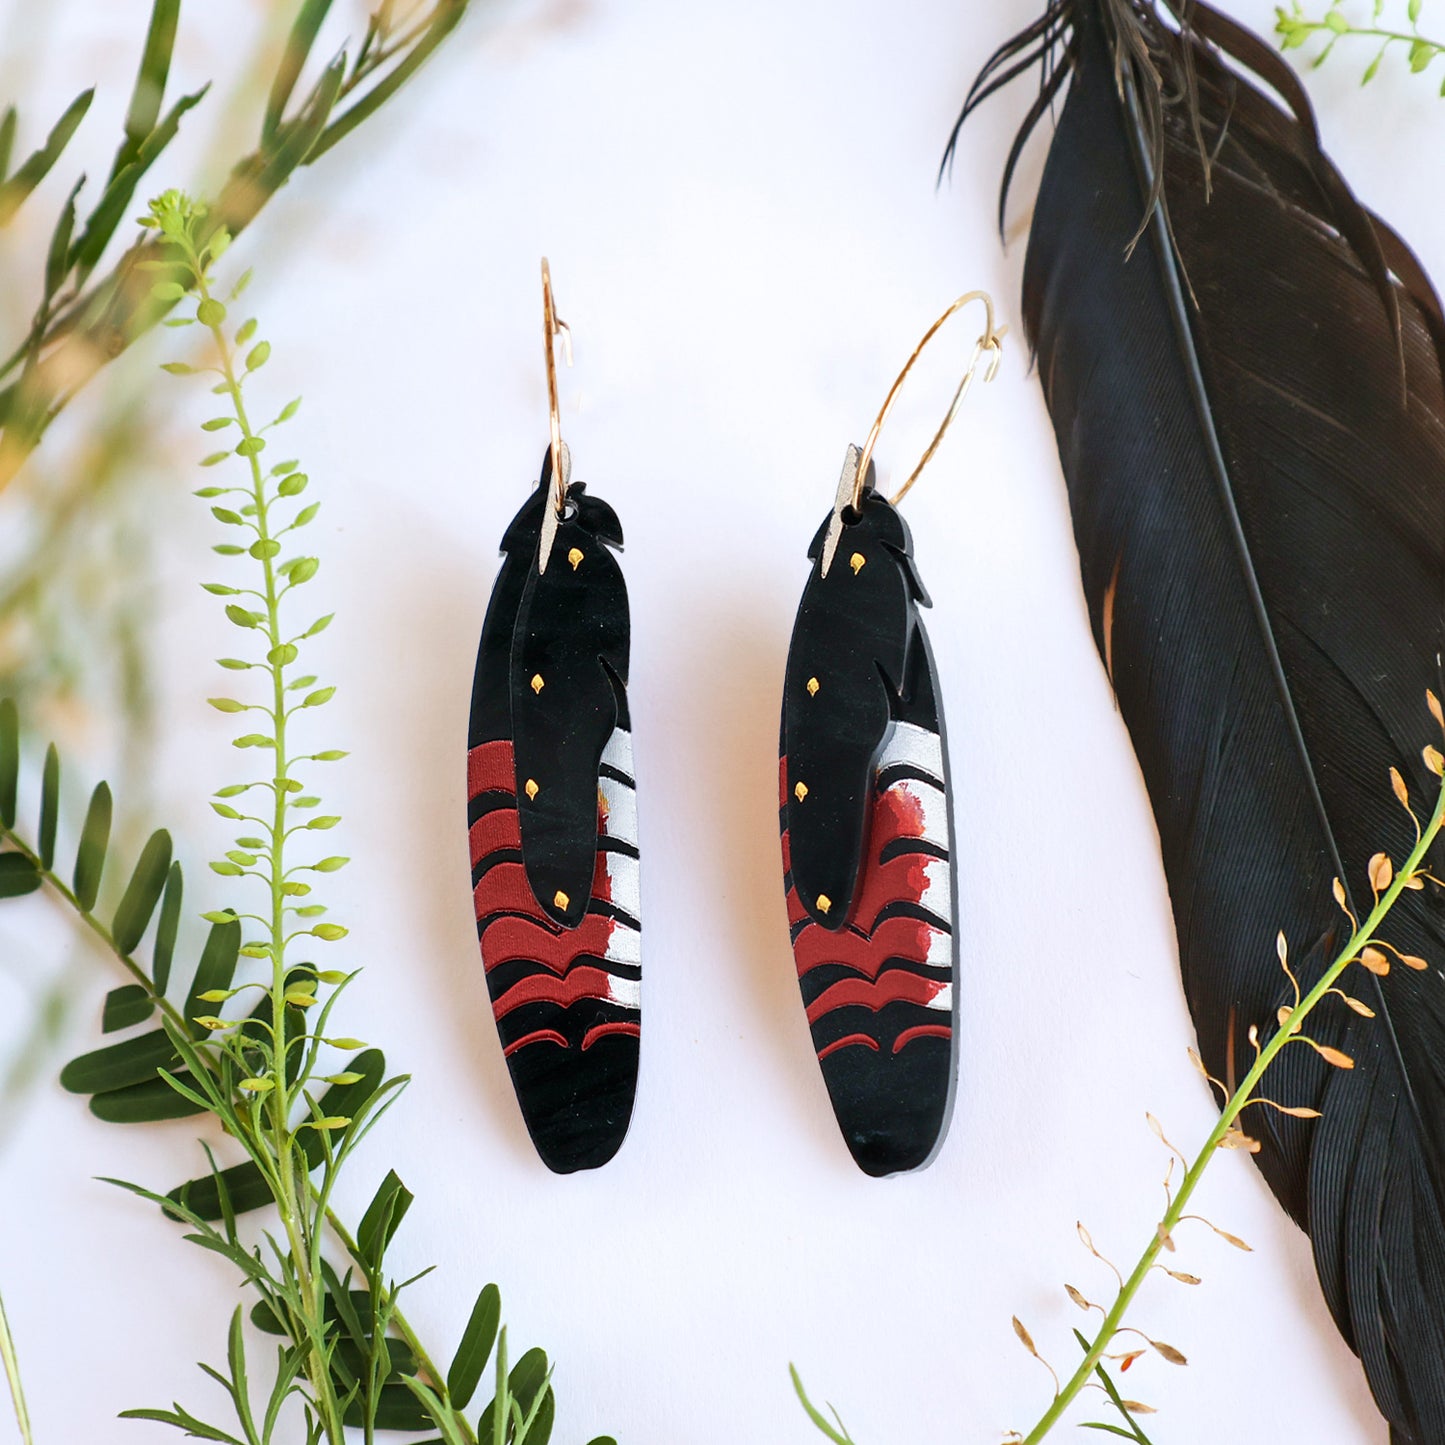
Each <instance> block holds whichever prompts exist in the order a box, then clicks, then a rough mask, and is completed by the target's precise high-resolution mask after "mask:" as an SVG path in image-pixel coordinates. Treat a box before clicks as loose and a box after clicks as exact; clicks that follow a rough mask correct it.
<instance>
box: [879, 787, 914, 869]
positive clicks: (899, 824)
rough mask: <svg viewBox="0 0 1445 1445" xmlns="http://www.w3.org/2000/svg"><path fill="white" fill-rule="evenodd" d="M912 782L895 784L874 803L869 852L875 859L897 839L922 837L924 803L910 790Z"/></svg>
mask: <svg viewBox="0 0 1445 1445" xmlns="http://www.w3.org/2000/svg"><path fill="white" fill-rule="evenodd" d="M911 781H912V780H911V779H905V780H904V781H902V782H898V783H894V784H893V786H892V787H891V788H889V789H888V791H887V792H886V793H880V794H879V795H878V797H877V799H876V801H875V802H874V804H873V818H872V828H871V831H870V834H869V839H868V851H869V853H870V854H872V856H873V857H875V858H876V857H877V856H878V855H879V854H880V853H881V852H882V851H883V850H884V849H885V848H886V847H887V846H888V845H889V844H890V843H893V842H896V841H897V840H898V839H900V838H921V837H923V824H924V814H923V801H922V799H921V798H919V797H918V795H917V794H916V793H914V792H912V791H911Z"/></svg>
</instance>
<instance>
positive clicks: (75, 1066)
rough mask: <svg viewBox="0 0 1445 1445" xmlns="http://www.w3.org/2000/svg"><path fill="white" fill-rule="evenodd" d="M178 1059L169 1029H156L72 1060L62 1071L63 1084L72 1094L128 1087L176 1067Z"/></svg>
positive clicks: (62, 1086)
mask: <svg viewBox="0 0 1445 1445" xmlns="http://www.w3.org/2000/svg"><path fill="white" fill-rule="evenodd" d="M179 1059H180V1056H179V1055H178V1054H177V1053H176V1049H175V1045H174V1044H173V1043H172V1042H171V1040H170V1036H169V1035H168V1034H167V1033H166V1031H165V1030H164V1029H154V1030H152V1031H151V1032H150V1033H148V1034H140V1035H139V1036H137V1037H136V1038H133V1039H124V1040H122V1041H121V1042H120V1043H118V1044H107V1045H106V1046H105V1048H103V1049H93V1050H92V1051H91V1052H90V1053H88V1054H81V1056H80V1057H79V1058H77V1059H72V1060H71V1061H70V1062H69V1063H68V1064H67V1065H66V1066H65V1067H64V1068H63V1069H62V1070H61V1071H60V1086H61V1088H63V1089H66V1090H68V1091H69V1092H70V1093H72V1094H101V1093H106V1092H108V1091H110V1090H112V1089H125V1088H129V1087H130V1086H131V1085H132V1084H143V1083H148V1082H150V1081H152V1080H154V1079H155V1078H156V1075H157V1073H158V1072H159V1070H161V1069H170V1068H174V1067H175V1065H176V1064H177V1063H178V1062H179Z"/></svg>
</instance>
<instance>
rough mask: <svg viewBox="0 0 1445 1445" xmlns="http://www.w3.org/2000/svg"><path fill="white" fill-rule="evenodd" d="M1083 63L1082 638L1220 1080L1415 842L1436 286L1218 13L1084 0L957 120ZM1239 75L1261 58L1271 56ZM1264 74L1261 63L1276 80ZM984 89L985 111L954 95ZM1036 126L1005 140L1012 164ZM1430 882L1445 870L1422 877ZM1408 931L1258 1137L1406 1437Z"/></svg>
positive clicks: (1420, 1078) (1068, 292)
mask: <svg viewBox="0 0 1445 1445" xmlns="http://www.w3.org/2000/svg"><path fill="white" fill-rule="evenodd" d="M1034 64H1038V65H1040V66H1041V67H1042V76H1043V81H1042V86H1041V90H1040V95H1039V99H1038V102H1037V103H1036V105H1035V106H1034V107H1033V109H1032V111H1031V112H1030V115H1029V118H1028V122H1027V124H1026V126H1025V132H1027V130H1028V129H1029V127H1031V126H1032V125H1033V124H1034V123H1035V122H1036V121H1037V120H1038V119H1039V118H1040V117H1041V116H1042V115H1043V113H1044V112H1045V110H1046V109H1047V108H1048V106H1049V104H1050V102H1051V101H1052V100H1053V98H1054V97H1055V96H1056V95H1057V94H1058V93H1059V92H1060V91H1061V89H1062V88H1063V86H1064V84H1065V82H1066V81H1067V100H1066V102H1065V103H1064V105H1063V108H1062V112H1061V114H1060V115H1059V117H1058V121H1057V126H1056V128H1055V131H1054V134H1053V138H1052V144H1051V149H1050V152H1049V156H1048V160H1047V164H1046V168H1045V171H1044V177H1043V181H1042V184H1041V187H1040V191H1039V196H1038V201H1037V204H1036V208H1035V211H1034V216H1033V222H1032V229H1031V233H1030V237H1029V248H1028V256H1027V261H1026V266H1025V275H1024V317H1025V324H1026V327H1027V329H1028V334H1029V336H1030V339H1031V341H1032V344H1033V346H1034V348H1035V351H1036V354H1037V359H1038V369H1039V375H1040V378H1041V380H1042V382H1043V387H1044V393H1045V397H1046V400H1047V402H1048V406H1049V409H1050V412H1051V415H1052V417H1053V421H1054V426H1055V431H1056V434H1057V439H1058V444H1059V454H1060V458H1061V461H1062V463H1063V470H1064V475H1065V479H1066V481H1067V485H1068V493H1069V502H1070V507H1071V510H1072V513H1073V520H1074V531H1075V538H1076V541H1077V543H1078V549H1079V559H1080V566H1081V570H1082V576H1083V585H1084V594H1085V598H1086V601H1087V604H1088V609H1089V615H1090V620H1091V623H1092V626H1093V630H1094V635H1095V640H1096V642H1097V644H1098V647H1099V651H1100V654H1101V656H1102V658H1103V659H1104V663H1105V666H1106V667H1107V669H1108V671H1109V675H1110V677H1111V679H1112V682H1113V686H1114V690H1115V693H1116V695H1117V698H1118V704H1119V709H1120V712H1121V713H1122V715H1123V718H1124V720H1125V722H1126V723H1127V725H1128V727H1129V731H1130V734H1131V737H1132V739H1133V742H1134V747H1135V751H1136V753H1137V756H1138V759H1139V763H1140V767H1141V770H1142V772H1143V776H1144V781H1145V784H1146V786H1147V788H1148V791H1149V796H1150V799H1151V802H1152V805H1153V809H1154V815H1155V819H1156V821H1157V824H1158V829H1159V837H1160V843H1161V846H1162V849H1163V856H1164V865H1165V870H1166V873H1167V877H1168V882H1169V889H1170V896H1171V899H1172V902H1173V907H1174V915H1175V924H1176V930H1177V934H1178V942H1179V956H1180V966H1181V970H1182V974H1183V980H1184V987H1185V992H1186V994H1187V996H1188V1000H1189V1005H1190V1009H1191V1011H1192V1013H1193V1017H1194V1023H1195V1027H1196V1029H1197V1031H1198V1036H1199V1043H1200V1049H1201V1053H1202V1055H1203V1058H1204V1060H1205V1062H1206V1064H1207V1066H1208V1067H1209V1069H1210V1071H1211V1072H1212V1073H1213V1074H1215V1075H1216V1076H1218V1077H1219V1078H1221V1079H1225V1080H1227V1081H1233V1080H1234V1079H1235V1078H1236V1077H1237V1076H1238V1075H1239V1074H1241V1073H1242V1072H1243V1061H1244V1060H1246V1059H1247V1058H1249V1057H1251V1048H1250V1044H1249V1040H1248V1033H1249V1030H1250V1028H1251V1027H1253V1026H1257V1027H1258V1028H1259V1030H1260V1032H1261V1034H1262V1035H1265V1036H1267V1035H1268V1033H1269V1032H1270V1031H1272V1030H1273V1029H1274V1028H1275V1027H1276V1026H1277V1025H1276V1024H1275V1022H1274V1020H1275V1017H1276V1011H1277V1009H1278V1008H1279V1007H1280V1006H1281V1005H1283V1004H1287V1003H1290V1002H1292V1000H1293V994H1292V991H1291V990H1290V988H1289V985H1288V982H1287V980H1286V979H1285V978H1284V976H1283V975H1282V973H1281V971H1280V967H1279V964H1278V961H1277V960H1276V958H1275V954H1274V947H1273V940H1274V937H1275V933H1276V930H1283V931H1284V933H1285V934H1286V936H1287V937H1288V939H1289V941H1290V947H1291V956H1292V958H1293V959H1294V960H1295V961H1296V964H1297V968H1298V970H1299V971H1300V972H1301V973H1302V976H1303V980H1304V981H1306V982H1309V981H1312V980H1313V979H1315V978H1317V977H1318V976H1319V974H1320V972H1321V971H1322V970H1323V968H1324V967H1325V966H1326V965H1327V963H1328V962H1329V960H1330V958H1331V957H1332V956H1333V954H1334V953H1335V951H1336V950H1337V948H1338V947H1339V946H1340V945H1341V944H1342V943H1343V942H1344V940H1345V938H1346V937H1347V936H1348V928H1347V925H1345V921H1344V920H1343V918H1342V916H1341V914H1340V912H1339V911H1338V910H1337V909H1336V908H1335V906H1334V903H1333V901H1332V898H1331V883H1332V880H1333V879H1334V878H1335V877H1339V878H1340V879H1342V880H1343V881H1344V884H1345V887H1346V890H1347V894H1348V898H1349V901H1350V903H1351V906H1352V907H1353V908H1354V909H1355V911H1356V913H1357V914H1362V913H1363V912H1366V911H1368V904H1369V900H1370V893H1369V887H1368V884H1367V882H1366V878H1365V874H1366V864H1367V860H1368V859H1369V858H1370V856H1371V855H1372V854H1373V853H1375V852H1376V850H1378V849H1384V850H1385V851H1387V852H1388V853H1390V854H1391V855H1392V856H1393V857H1394V858H1396V859H1397V860H1398V859H1399V858H1401V857H1403V855H1404V854H1405V853H1406V852H1407V851H1408V849H1409V848H1410V846H1411V845H1412V843H1413V841H1414V832H1413V827H1412V824H1411V822H1410V820H1409V818H1408V817H1406V816H1405V814H1404V813H1403V812H1402V810H1401V809H1400V807H1399V806H1398V804H1397V803H1396V801H1395V799H1394V797H1393V796H1392V794H1391V789H1390V783H1389V777H1388V770H1389V769H1390V768H1391V767H1392V766H1393V767H1395V768H1398V769H1399V771H1400V772H1401V774H1402V775H1403V777H1404V778H1405V779H1406V780H1407V781H1408V784H1409V787H1410V791H1411V792H1412V794H1414V795H1415V796H1416V797H1417V798H1418V797H1423V798H1425V799H1427V800H1428V799H1429V798H1431V797H1433V796H1434V794H1435V792H1436V790H1437V788H1438V786H1439V784H1438V780H1437V779H1436V778H1434V777H1432V776H1430V774H1429V773H1428V772H1427V771H1426V769H1425V767H1424V765H1423V764H1422V762H1421V759H1420V748H1421V745H1422V743H1424V742H1427V741H1430V738H1429V735H1428V731H1427V729H1429V727H1430V722H1429V718H1428V715H1427V713H1426V712H1425V710H1424V696H1425V691H1426V689H1427V688H1429V687H1435V688H1436V689H1437V690H1438V689H1439V676H1440V666H1439V656H1440V653H1441V649H1442V643H1445V639H1442V630H1445V629H1442V602H1445V390H1442V362H1441V358H1442V340H1445V326H1442V323H1441V311H1440V304H1439V301H1438V299H1437V298H1436V296H1435V294H1434V292H1433V291H1432V290H1431V288H1430V285H1429V282H1428V281H1427V280H1426V278H1425V276H1424V273H1423V271H1422V270H1421V268H1420V266H1419V264H1418V262H1416V261H1415V259H1414V257H1413V256H1412V255H1411V254H1410V252H1409V251H1408V249H1407V248H1406V247H1405V246H1404V244H1403V243H1402V242H1401V241H1400V240H1399V238H1398V237H1396V236H1395V235H1394V233H1393V232H1391V231H1390V230H1389V228H1388V227H1386V226H1385V225H1384V223H1383V222H1381V221H1380V220H1379V219H1378V218H1377V217H1375V216H1373V215H1372V214H1370V213H1369V212H1368V211H1367V210H1365V209H1364V208H1363V207H1362V206H1361V205H1360V204H1359V203H1358V202H1357V201H1356V200H1355V198H1354V197H1353V195H1352V194H1351V193H1350V190H1349V188H1348V186H1347V185H1346V184H1345V182H1344V180H1343V179H1342V178H1341V177H1340V175H1339V173H1338V172H1337V171H1336V170H1335V168H1334V167H1333V166H1332V165H1331V163H1330V162H1329V160H1328V159H1327V158H1326V157H1325V156H1324V155H1323V153H1322V152H1321V150H1320V147H1319V142H1318V136H1317V133H1316V129H1315V123H1314V119H1313V117H1312V115H1311V113H1310V110H1309V106H1308V103H1307V101H1306V99H1305V97H1304V95H1303V92H1302V90H1301V88H1300V86H1299V84H1298V81H1297V80H1296V79H1295V77H1294V76H1293V74H1292V72H1291V71H1290V70H1289V68H1288V67H1287V66H1286V65H1285V64H1284V63H1283V62H1282V61H1281V60H1280V59H1279V58H1278V57H1277V56H1275V55H1274V54H1273V52H1272V51H1270V49H1269V48H1268V47H1267V46H1266V45H1265V44H1264V43H1263V42H1262V41H1261V40H1259V39H1258V38H1257V37H1255V36H1253V35H1252V34H1250V33H1249V32H1247V31H1244V30H1242V29H1241V28H1240V27H1238V26H1237V25H1236V24H1234V22H1232V21H1230V20H1228V19H1227V18H1225V17H1223V16H1221V15H1219V14H1218V13H1216V12H1214V11H1212V10H1210V9H1209V8H1208V7H1206V6H1204V5H1200V4H1187V5H1186V4H1182V3H1181V4H1180V5H1178V7H1177V8H1175V9H1174V10H1173V11H1172V13H1169V12H1164V11H1163V10H1162V9H1158V8H1156V7H1155V6H1154V5H1152V4H1150V3H1146V0H1132V3H1131V0H1064V3H1056V4H1053V5H1051V6H1050V7H1049V9H1048V10H1047V11H1046V12H1045V14H1044V15H1043V17H1042V18H1041V20H1040V21H1039V22H1038V23H1037V24H1036V25H1034V26H1032V27H1031V28H1030V30H1029V31H1027V32H1025V33H1024V34H1023V35H1021V36H1020V37H1018V38H1017V39H1016V40H1015V41H1013V42H1011V43H1010V44H1009V45H1007V46H1005V47H1004V48H1003V49H1002V50H1001V51H1000V52H999V53H998V54H997V55H996V56H995V57H994V58H993V60H992V61H991V62H990V63H989V66H988V67H987V68H986V70H985V71H984V73H983V74H982V75H981V76H980V79H979V81H978V83H976V85H975V87H974V92H973V94H972V96H971V97H970V99H969V108H971V107H972V106H973V105H975V104H977V103H978V102H979V101H980V100H981V99H983V98H984V97H985V96H986V95H987V94H988V93H990V92H991V91H992V90H993V89H996V88H997V87H998V86H999V85H1001V84H1003V83H1006V82H1007V80H1008V79H1010V78H1011V77H1012V76H1013V75H1014V74H1018V73H1021V72H1022V71H1023V70H1025V69H1026V68H1028V67H1029V66H1031V65H1034ZM1247 72H1253V75H1252V76H1251V75H1250V74H1249V73H1247ZM1257 82H1263V83H1264V84H1267V85H1268V86H1269V87H1270V88H1272V90H1273V91H1274V93H1275V96H1276V97H1277V98H1278V101H1279V102H1280V103H1277V102H1276V99H1274V98H1271V97H1269V96H1267V95H1266V94H1265V93H1264V91H1263V90H1262V89H1261V88H1260V85H1259V84H1258V83H1257ZM966 114H967V109H966V110H965V115H966ZM1022 141H1023V136H1022V135H1021V136H1020V140H1019V143H1018V144H1017V145H1016V146H1015V148H1014V151H1013V153H1012V154H1011V155H1010V157H1009V161H1008V166H1007V172H1006V179H1005V193H1006V190H1007V176H1008V175H1011V173H1012V170H1013V166H1014V164H1015V161H1016V160H1017V156H1018V151H1019V148H1020V146H1021V145H1022ZM1436 871H1437V872H1439V871H1440V868H1439V865H1438V864H1437V865H1436ZM1386 936H1387V937H1388V939H1389V940H1390V941H1391V942H1392V943H1394V944H1396V945H1398V946H1399V948H1400V949H1402V950H1403V951H1405V952H1406V953H1411V954H1418V955H1421V956H1423V957H1424V958H1426V959H1428V960H1429V963H1430V967H1429V969H1428V970H1427V971H1424V972H1418V973H1416V972H1409V971H1407V970H1405V969H1403V968H1398V967H1397V968H1396V969H1394V970H1393V971H1392V972H1391V974H1390V975H1389V977H1388V978H1385V979H1375V978H1372V977H1369V976H1367V975H1364V974H1363V972H1362V971H1361V972H1360V976H1359V977H1358V978H1353V977H1352V978H1351V979H1350V983H1351V986H1352V989H1353V991H1354V992H1356V993H1357V994H1359V995H1360V996H1361V998H1362V999H1363V1000H1364V1001H1365V1002H1366V1003H1367V1004H1368V1005H1369V1007H1371V1008H1372V1009H1374V1010H1375V1011H1376V1013H1377V1015H1378V1016H1377V1018H1375V1019H1373V1020H1369V1019H1364V1018H1360V1017H1357V1016H1356V1015H1354V1014H1353V1013H1351V1012H1350V1011H1348V1010H1347V1009H1346V1008H1345V1007H1344V1006H1343V1004H1340V1003H1338V1002H1337V1001H1333V1000H1332V1001H1327V1003H1326V1004H1325V1005H1324V1006H1322V1008H1321V1009H1319V1010H1317V1012H1316V1014H1315V1016H1314V1017H1312V1018H1311V1021H1310V1026H1309V1027H1310V1031H1311V1033H1312V1034H1313V1036H1314V1037H1316V1038H1318V1039H1319V1040H1320V1041H1321V1042H1323V1043H1326V1044H1329V1045H1332V1046H1333V1047H1335V1048H1337V1049H1340V1050H1342V1051H1343V1052H1344V1053H1346V1054H1348V1055H1349V1056H1350V1057H1351V1058H1352V1059H1353V1060H1354V1065H1355V1066H1354V1068H1353V1069H1350V1070H1343V1069H1338V1068H1334V1067H1331V1066H1330V1065H1329V1064H1328V1063H1326V1062H1325V1061H1324V1060H1322V1059H1321V1058H1320V1056H1319V1055H1317V1054H1316V1053H1315V1052H1314V1051H1313V1050H1311V1049H1309V1048H1308V1047H1305V1046H1300V1047H1298V1048H1289V1049H1287V1050H1286V1051H1285V1052H1284V1054H1282V1055H1281V1057H1280V1060H1279V1062H1278V1063H1277V1064H1276V1065H1275V1066H1274V1068H1273V1069H1272V1070H1271V1076H1270V1079H1269V1080H1268V1084H1267V1088H1268V1092H1269V1094H1270V1096H1271V1097H1272V1098H1274V1099H1277V1100H1279V1101H1281V1102H1283V1103H1286V1104H1289V1105H1297V1106H1298V1105H1303V1106H1308V1107H1311V1108H1315V1109H1318V1110H1320V1111H1321V1113H1322V1117H1321V1118H1320V1119H1318V1120H1316V1121H1303V1120H1298V1119H1293V1118H1288V1117H1286V1116H1284V1115H1282V1114H1279V1113H1276V1112H1275V1111H1273V1110H1269V1109H1264V1108H1259V1109H1253V1110H1251V1111H1250V1117H1249V1120H1248V1126H1249V1129H1250V1132H1251V1133H1253V1134H1255V1135H1257V1136H1258V1137H1259V1138H1260V1141H1261V1144H1262V1148H1261V1150H1260V1152H1259V1154H1258V1155H1257V1156H1256V1160H1257V1162H1258V1164H1259V1166H1260V1168H1261V1169H1262V1170H1263V1172H1264V1174H1265V1177H1266V1178H1267V1180H1268V1181H1269V1184H1270V1186H1271V1187H1272V1189H1273V1190H1274V1192H1275V1193H1276V1195H1277V1196H1278V1197H1279V1199H1280V1201H1281V1203H1282V1204H1283V1205H1284V1206H1285V1208H1286V1209H1287V1210H1288V1211H1289V1212H1290V1214H1291V1215H1292V1216H1293V1217H1294V1218H1295V1220H1296V1221H1298V1222H1299V1223H1300V1224H1301V1225H1302V1226H1303V1227H1304V1228H1306V1229H1307V1230H1308V1231H1309V1233H1310V1236H1311V1239H1312V1241H1313V1246H1314V1255H1315V1261H1316V1265H1317V1267H1318V1272H1319V1277H1320V1282H1321V1284H1322V1286H1323V1289H1324V1292H1325V1296H1326V1298H1327V1300H1328V1302H1329V1306H1330V1309H1331V1311H1332V1313H1333V1315H1334V1318H1335V1321H1336V1323H1337V1324H1338V1326H1339V1328H1340V1330H1341V1332H1342V1333H1343V1335H1344V1337H1345V1339H1346V1340H1347V1341H1348V1342H1349V1343H1350V1345H1351V1347H1352V1348H1353V1349H1354V1350H1355V1351H1356V1352H1357V1353H1358V1354H1359V1355H1360V1357H1361V1359H1362V1361H1363V1363H1364V1366H1365V1369H1366V1371H1367V1374H1368V1377H1369V1381H1370V1385H1371V1388H1372V1390H1373V1391H1374V1395H1375V1398H1376V1401H1377V1402H1378V1404H1379V1406H1380V1409H1381V1411H1382V1412H1383V1413H1384V1414H1385V1416H1386V1417H1387V1418H1388V1419H1389V1421H1390V1424H1391V1427H1392V1438H1393V1439H1394V1441H1396V1442H1397V1445H1406V1442H1408V1445H1439V1442H1442V1441H1445V908H1442V902H1441V897H1440V893H1439V890H1434V889H1432V890H1429V891H1426V892H1412V893H1406V894H1405V895H1404V897H1403V898H1402V900H1401V901H1400V902H1399V903H1398V904H1397V905H1396V907H1395V909H1394V911H1393V913H1392V915H1391V917H1390V920H1389V923H1388V926H1387V929H1386Z"/></svg>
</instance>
